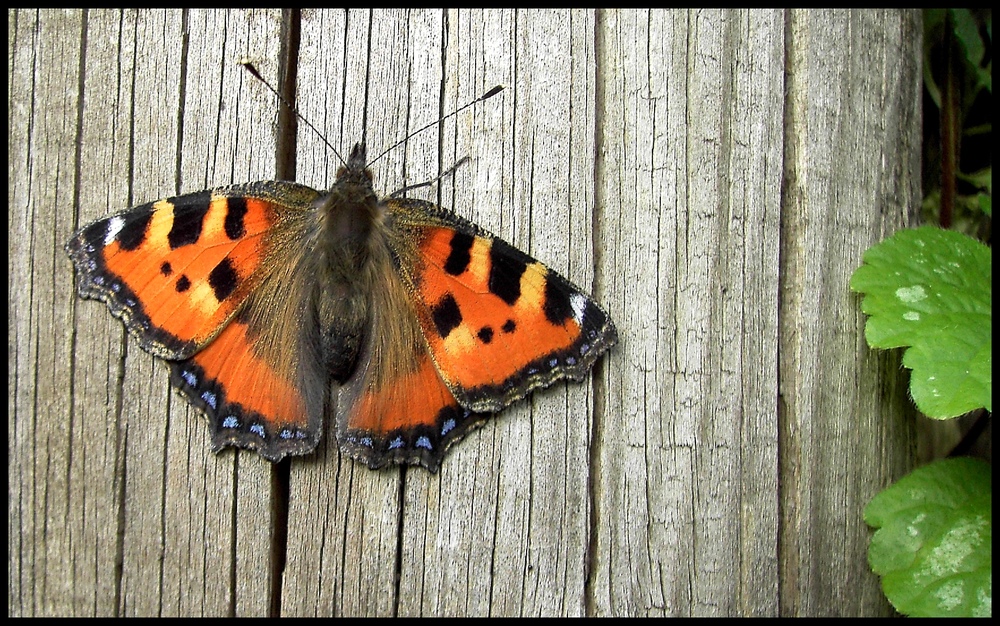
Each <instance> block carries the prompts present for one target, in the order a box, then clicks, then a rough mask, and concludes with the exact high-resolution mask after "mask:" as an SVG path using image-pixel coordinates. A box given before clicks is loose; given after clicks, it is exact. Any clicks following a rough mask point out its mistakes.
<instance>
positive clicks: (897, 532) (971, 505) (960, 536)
mask: <svg viewBox="0 0 1000 626" xmlns="http://www.w3.org/2000/svg"><path fill="white" fill-rule="evenodd" d="M992 490H993V485H992V478H991V474H990V466H989V465H987V464H986V463H984V462H982V461H979V460H976V459H969V458H955V459H944V460H942V461H937V462H935V463H932V464H930V465H927V466H924V467H921V468H920V469H917V470H915V471H914V472H912V473H911V474H909V475H907V476H905V477H903V478H902V479H901V480H900V481H899V482H898V483H896V484H895V485H893V486H891V487H889V488H888V489H886V490H885V491H883V492H882V493H880V494H878V495H877V496H875V498H873V499H872V501H871V502H870V503H869V504H868V506H867V507H865V513H864V516H865V522H866V523H867V524H868V525H869V526H872V527H874V528H877V529H878V530H877V531H876V532H875V535H874V536H873V537H872V540H871V544H870V545H869V546H868V564H869V565H871V568H872V571H874V572H875V573H876V574H878V575H879V576H881V577H882V590H883V591H884V592H885V596H886V597H887V598H888V599H889V601H890V602H891V603H892V605H893V606H894V607H896V610H897V611H899V612H900V613H903V614H905V615H911V616H915V617H931V616H956V617H957V616H978V617H990V616H992V613H993V495H992Z"/></svg>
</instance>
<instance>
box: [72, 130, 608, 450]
mask: <svg viewBox="0 0 1000 626" xmlns="http://www.w3.org/2000/svg"><path fill="white" fill-rule="evenodd" d="M67 249H68V251H69V253H70V256H71V257H72V259H73V261H74V262H75V263H76V265H77V268H78V272H79V281H78V284H79V291H80V294H81V295H83V296H85V297H93V298H98V299H101V300H104V301H105V302H106V303H107V304H108V305H109V306H110V308H111V310H112V312H114V313H115V314H116V315H118V316H119V317H121V318H122V319H123V321H124V322H125V323H126V326H127V327H128V328H129V330H130V332H131V333H132V334H133V335H134V336H135V337H137V339H138V340H139V343H140V345H141V346H142V347H143V348H145V349H146V350H148V351H150V352H151V353H153V354H154V355H156V356H159V357H162V358H165V359H167V360H169V361H170V364H171V369H172V376H171V381H172V382H173V384H174V385H175V386H177V387H178V388H179V389H180V390H181V391H182V393H183V394H184V395H185V396H186V397H187V398H188V399H189V400H190V401H191V402H192V403H193V404H194V405H195V406H197V407H199V408H201V409H202V410H203V411H204V412H205V413H206V414H207V415H208V416H209V419H210V422H211V425H212V430H213V443H214V447H215V448H216V449H219V448H221V447H223V446H225V445H236V446H240V447H245V448H251V449H256V450H258V451H259V452H260V453H261V454H262V455H263V456H265V457H266V458H268V459H270V460H278V459H281V458H283V457H284V456H286V455H289V454H305V453H308V452H310V451H312V450H313V449H314V448H315V447H316V444H317V443H318V441H319V438H320V433H321V431H322V424H323V417H324V415H325V414H326V413H327V412H330V413H331V414H334V415H335V416H336V423H337V427H336V436H337V439H338V441H339V443H340V446H341V449H342V450H343V451H345V452H346V453H348V454H350V455H352V456H354V457H356V458H359V459H361V460H363V461H364V462H366V463H367V464H368V465H369V466H370V467H379V466H382V465H384V464H386V463H419V464H422V465H424V466H425V467H427V468H428V469H431V470H436V469H437V467H438V465H439V463H440V460H441V457H442V455H443V453H444V451H445V450H446V449H447V447H448V446H449V445H450V444H451V443H453V442H455V441H457V440H459V439H460V438H461V437H462V436H463V435H464V434H465V433H466V432H467V431H468V430H469V429H470V428H471V427H472V426H474V425H476V424H478V423H480V422H481V421H482V419H483V417H484V415H483V414H484V413H487V412H494V411H498V410H500V409H502V408H504V407H505V406H507V405H509V404H510V403H511V402H513V401H515V400H517V399H519V398H522V397H524V396H525V395H526V394H527V393H529V392H530V391H532V390H534V389H536V388H538V387H543V386H547V385H549V384H551V383H552V382H554V381H556V380H558V379H560V378H571V379H581V378H582V377H583V376H584V375H585V374H586V372H587V371H588V370H589V368H590V366H591V365H592V364H593V362H594V361H595V360H596V358H597V357H598V356H599V355H600V354H601V353H603V352H604V351H605V350H607V349H608V348H609V347H610V346H611V345H613V344H614V342H615V340H616V339H617V336H616V333H615V329H614V326H613V325H612V323H611V321H610V319H608V317H607V315H606V314H605V313H604V312H603V311H602V310H601V309H600V307H598V306H597V305H596V303H594V302H593V301H592V300H590V299H589V298H588V297H586V296H585V295H583V294H582V293H581V292H580V290H579V289H578V288H576V287H575V286H573V285H572V284H571V283H569V282H568V281H566V280H565V279H564V278H562V277H560V276H558V275H557V274H555V273H553V272H551V271H550V270H548V269H547V268H545V267H544V266H543V265H541V264H540V263H538V262H537V261H535V260H534V259H532V258H530V257H528V256H527V255H525V254H524V253H522V252H520V251H518V250H516V249H515V248H512V247H510V246H509V245H508V244H506V243H504V242H503V241H501V240H499V239H497V238H494V237H493V236H492V235H490V234H489V233H486V232H485V231H483V230H482V229H480V228H478V227H477V226H475V225H474V224H472V223H470V222H468V221H466V220H463V219H462V218H460V217H458V216H456V215H454V214H453V213H451V212H449V211H446V210H444V209H442V208H440V207H438V206H436V205H433V204H430V203H427V202H422V201H419V200H407V199H392V198H390V199H381V200H380V199H379V198H378V197H377V195H376V194H375V192H374V190H373V187H372V182H371V174H370V172H369V171H368V170H367V169H366V164H365V149H364V146H363V145H358V146H355V149H354V151H353V152H352V154H351V157H350V158H349V159H348V162H347V163H346V164H345V166H344V167H342V168H341V170H340V171H339V172H338V175H337V180H336V182H335V184H334V186H333V187H332V188H331V189H330V190H329V191H328V192H326V193H320V192H317V191H315V190H313V189H310V188H308V187H305V186H302V185H297V184H294V183H285V182H274V181H269V182H263V183H252V184H247V185H237V186H234V187H228V188H223V189H217V190H213V191H209V192H201V193H197V194H189V195H186V196H179V197H177V198H171V199H168V200H162V201H160V202H156V203H150V204H147V205H142V206H140V207H136V208H135V209H132V210H130V211H128V212H125V213H121V214H119V215H115V216H111V217H108V218H104V219H102V220H99V221H97V222H95V223H93V224H91V225H90V226H88V227H86V228H84V229H82V230H81V231H79V232H78V233H77V234H76V235H75V236H74V237H73V238H72V239H71V240H70V242H69V243H68V244H67ZM338 390H339V396H338V394H337V391H338ZM333 405H335V406H336V408H335V409H334V408H333Z"/></svg>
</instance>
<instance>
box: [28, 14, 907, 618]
mask: <svg viewBox="0 0 1000 626" xmlns="http://www.w3.org/2000/svg"><path fill="white" fill-rule="evenodd" d="M287 19H288V15H287V14H282V13H281V12H276V11H227V12H220V11H183V12H182V11H85V12H79V11H9V12H8V35H9V37H8V39H9V44H8V67H9V73H10V89H9V95H8V108H9V111H10V113H9V137H10V142H9V143H10V156H9V165H10V168H9V169H10V177H9V182H10V185H9V187H10V191H9V192H8V200H9V209H8V215H9V230H10V243H9V244H8V251H9V261H8V263H9V266H8V270H9V271H8V276H9V279H8V280H9V282H8V291H9V296H8V298H9V300H8V311H9V322H8V332H9V343H10V350H9V357H8V364H9V367H8V372H9V373H8V386H9V394H8V410H9V413H10V418H9V421H8V441H9V448H10V454H9V457H10V460H9V463H8V467H9V474H10V477H9V487H10V497H9V501H10V506H9V507H8V529H9V530H8V552H9V555H10V558H9V565H8V573H9V579H10V584H9V586H8V606H9V607H10V608H9V609H8V613H9V614H10V615H115V614H124V615H267V614H268V613H269V612H270V611H272V610H274V609H275V608H276V607H277V606H278V604H279V602H280V610H281V613H282V614H287V615H324V616H326V615H334V614H336V615H466V614H472V615H579V614H592V615H773V614H779V613H781V614H792V615H799V614H804V615H810V614H835V613H836V614H880V613H884V612H886V611H887V605H886V603H885V601H884V599H882V597H881V595H880V593H879V590H878V586H877V579H876V578H875V577H874V576H873V575H872V574H871V573H870V572H869V571H868V570H867V565H866V559H865V549H866V542H867V537H868V530H867V529H866V528H865V526H864V524H863V522H862V521H861V518H860V512H861V508H862V507H863V505H864V503H865V502H866V501H867V498H869V497H870V496H871V495H872V494H873V493H874V492H875V490H877V489H878V488H880V487H882V486H884V485H885V484H887V483H888V482H889V481H890V480H891V479H892V478H894V477H897V476H899V475H900V474H901V473H902V472H903V471H905V469H906V468H907V467H908V462H909V454H910V447H909V442H910V435H911V434H910V432H909V422H907V421H906V419H905V418H906V415H905V407H906V406H908V404H907V399H906V397H905V391H904V387H903V386H902V385H901V383H900V376H901V374H900V368H899V364H898V360H896V359H894V357H893V356H891V355H890V356H886V355H873V354H871V353H869V352H868V351H867V350H866V349H865V348H864V344H863V340H862V339H861V337H862V335H861V329H862V327H863V319H862V317H861V315H860V313H859V309H858V302H857V299H856V298H855V297H854V296H852V295H850V293H849V292H848V290H847V288H846V284H847V277H848V276H849V275H850V272H851V271H852V270H853V268H854V267H855V266H856V265H857V263H858V262H859V259H860V253H861V251H862V250H863V249H864V248H865V247H866V246H867V245H869V244H870V243H872V242H873V241H875V240H877V239H879V238H880V237H882V236H883V235H884V234H886V233H888V232H891V231H892V230H894V229H896V228H898V227H899V226H901V225H904V224H907V223H909V221H910V220H911V219H912V212H911V210H910V209H911V208H913V207H916V206H917V205H918V202H917V198H918V197H919V195H918V194H919V185H918V178H917V177H918V176H919V161H918V160H917V159H919V151H918V150H919V149H918V143H917V142H918V141H919V139H918V137H919V135H918V133H919V80H920V72H919V66H918V58H919V50H920V47H919V40H920V36H919V32H920V31H919V14H914V13H906V12H896V11H888V12H868V11H860V12H856V11H852V12H822V13H808V12H806V13H800V12H781V11H690V12H677V11H669V12H668V11H599V12H592V11H558V12H547V11H506V10H504V11H446V12H441V11H424V10H413V11H366V10H365V11H362V10H358V11H348V12H345V11H305V12H303V14H302V32H301V49H300V54H299V61H298V70H297V71H298V102H299V105H300V108H301V109H302V110H303V112H305V113H306V114H307V116H308V117H309V119H310V120H311V121H312V122H313V123H314V124H316V125H317V126H319V127H320V128H321V129H323V131H324V133H325V134H326V135H327V137H328V138H329V139H330V140H331V141H332V142H333V143H334V144H335V145H337V146H338V147H340V148H341V149H342V151H343V152H347V151H349V148H350V146H351V145H352V143H353V142H354V141H357V140H359V139H362V138H363V139H364V140H366V141H367V142H368V145H369V149H370V155H371V156H375V155H376V154H378V153H379V152H381V150H382V149H384V148H386V147H389V146H390V145H392V144H393V143H395V142H396V141H398V140H399V139H401V138H402V137H404V136H405V135H406V133H407V132H408V131H412V130H414V129H416V128H419V127H420V126H422V125H423V124H424V123H425V122H427V121H429V120H431V119H434V118H435V117H436V116H438V115H441V114H442V113H443V112H447V111H450V110H453V109H454V108H455V107H456V106H458V105H459V104H461V103H464V102H466V101H468V100H470V99H472V98H474V97H476V96H478V95H480V94H481V93H483V92H484V91H485V90H487V89H489V88H490V87H491V86H493V85H494V84H497V83H502V84H505V85H506V86H507V89H506V90H505V91H504V92H503V93H502V94H501V95H500V96H497V97H495V98H493V99H491V100H489V101H487V102H485V103H483V104H480V105H478V106H476V107H475V108H473V109H471V110H469V111H466V112H464V113H463V114H461V115H459V116H457V117H456V118H453V119H450V120H448V121H446V122H445V123H444V124H442V125H441V126H440V127H439V128H435V129H432V130H429V131H425V132H424V133H422V134H421V135H418V136H416V137H413V138H410V139H409V140H408V141H407V142H406V144H405V145H404V146H401V147H399V148H397V149H395V150H393V151H391V152H390V153H389V154H387V155H386V156H385V158H383V159H382V160H380V161H378V162H377V163H376V164H375V166H374V168H373V169H374V173H375V177H376V186H377V188H378V189H380V190H382V191H384V192H390V191H392V190H394V189H398V188H400V187H401V186H403V185H404V184H405V183H404V181H405V182H415V181H420V180H425V179H428V178H432V177H434V176H436V175H437V173H438V172H440V171H442V170H444V169H446V168H447V167H449V166H450V165H451V164H452V163H454V162H455V161H456V160H457V159H459V158H461V157H464V156H470V157H471V158H472V159H471V162H470V163H469V164H467V165H465V166H464V167H462V168H460V169H459V171H458V172H457V173H456V174H455V176H454V177H453V178H451V179H446V180H443V181H441V184H440V185H438V186H434V187H430V188H426V189H421V190H418V191H417V192H416V194H415V195H419V196H420V197H424V198H427V199H431V200H435V201H438V202H440V203H442V204H444V205H445V206H448V207H451V208H454V209H455V210H456V211H457V212H458V213H459V214H461V215H463V216H466V217H468V218H470V219H473V220H474V221H476V222H477V223H479V224H481V225H482V226H484V227H486V228H488V229H490V230H492V231H494V232H495V233H497V234H498V235H500V236H502V237H504V238H505V239H507V240H508V241H510V242H511V243H513V244H515V245H517V246H519V247H521V248H523V249H525V250H526V251H528V252H530V253H532V254H533V255H535V256H537V257H538V258H539V259H541V260H543V261H544V262H546V263H548V264H550V265H551V266H552V267H554V268H555V269H557V270H558V271H560V272H562V273H564V274H565V275H567V276H568V277H570V278H571V279H572V280H573V281H574V282H576V283H578V284H580V285H581V286H582V287H584V288H585V289H590V288H593V290H594V293H595V294H596V295H597V297H598V299H599V300H600V301H601V302H602V303H604V304H605V305H606V306H607V307H608V308H609V310H610V312H611V315H612V317H613V319H614V320H615V321H616V323H617V325H618V328H619V332H620V335H621V338H622V340H621V344H620V345H619V346H618V347H617V348H615V349H614V350H613V351H612V352H611V354H610V355H609V356H608V357H606V358H605V359H604V360H602V361H601V362H600V363H599V365H598V366H597V368H596V369H595V376H594V378H593V379H592V380H591V381H589V382H588V383H585V384H582V385H577V384H563V385H556V386H555V387H554V388H553V389H550V390H548V391H546V392H543V393H539V394H536V395H535V396H534V397H533V398H531V399H530V400H529V401H528V402H524V403H521V404H519V405H517V406H516V407H512V408H511V409H510V410H508V411H505V412H504V413H502V414H501V415H500V416H498V417H497V418H496V419H494V420H491V421H490V422H488V423H487V424H486V425H485V426H484V428H482V429H481V430H480V431H477V432H475V433H473V434H472V435H470V437H468V439H467V440H466V441H464V442H462V443H461V444H460V445H458V446H457V447H456V448H455V449H454V450H453V451H451V452H450V453H449V455H448V457H447V458H446V459H445V462H444V464H443V466H442V469H441V471H440V472H439V473H438V474H436V475H431V474H429V473H427V472H425V471H423V470H422V469H408V470H399V469H393V470H386V471H378V472H372V471H369V470H368V469H367V468H365V467H363V466H362V465H359V464H357V463H355V462H353V461H351V460H349V459H346V458H342V457H341V456H340V454H339V452H338V450H337V447H336V442H335V441H334V440H333V438H332V436H330V435H331V433H332V431H331V430H330V428H329V425H328V429H327V432H326V436H325V438H324V440H323V443H322V444H321V449H320V450H319V451H318V452H317V453H316V454H315V455H313V456H310V457H308V458H304V459H296V460H294V461H292V462H291V464H290V473H289V476H288V479H287V480H288V489H289V502H288V509H287V529H285V528H284V527H283V524H284V523H285V522H284V520H285V519H286V518H285V512H284V511H282V508H281V497H278V494H280V491H281V489H282V488H281V487H280V483H281V481H282V480H283V479H282V477H281V476H282V474H281V472H278V473H276V474H275V473H274V470H273V468H272V466H271V464H269V463H267V462H266V461H263V460H262V459H260V458H259V457H258V456H257V455H255V454H247V453H243V452H238V453H234V452H231V451H230V452H226V453H223V454H220V455H213V454H212V453H211V452H210V450H209V448H210V437H209V433H208V428H207V423H206V420H205V419H204V418H203V417H201V416H200V415H198V414H197V412H196V411H194V410H192V409H190V408H189V407H188V406H187V404H186V403H185V402H184V401H183V400H181V399H179V397H178V396H177V394H175V393H173V392H171V391H170V390H169V385H168V382H167V380H168V376H167V371H166V368H165V367H163V366H162V365H154V364H153V361H154V359H152V357H150V356H149V355H147V354H146V353H145V352H143V351H141V350H139V349H137V348H136V346H135V344H134V342H133V341H131V340H129V339H127V338H126V334H125V333H124V331H123V329H122V327H121V324H120V323H119V322H118V321H117V320H115V319H114V318H112V317H111V316H110V315H108V314H107V310H106V307H104V306H103V305H102V304H99V303H94V302H81V301H79V300H77V299H76V297H75V295H74V289H73V283H72V278H73V277H72V268H71V265H70V263H69V261H68V260H67V259H66V258H65V254H64V252H63V250H62V244H63V243H64V242H65V241H66V239H68V237H69V235H70V234H71V233H72V231H73V229H74V228H75V227H77V226H78V225H80V224H83V223H85V222H88V221H90V220H92V219H95V218H97V217H99V216H102V215H106V214H107V213H109V212H112V211H116V210H119V209H122V208H125V207H128V206H131V205H134V204H138V203H140V202H143V201H146V200H150V199H155V198H159V197H163V196H166V195H170V194H172V193H176V192H190V191H197V190H200V189H203V188H205V187H208V186H212V185H217V184H227V183H230V182H241V181H249V180H259V179H266V178H272V177H273V176H274V152H275V149H274V146H275V140H276V137H275V135H274V128H275V119H276V117H277V110H278V107H277V105H276V104H275V103H274V101H273V99H271V98H270V96H268V95H267V94H266V92H264V90H263V89H261V88H260V86H259V85H257V84H256V83H254V82H252V81H250V82H248V81H247V80H246V77H245V75H244V74H243V73H242V71H241V70H240V69H239V68H238V67H237V66H236V61H237V60H238V59H240V58H241V57H243V56H249V57H251V58H252V59H253V60H254V61H255V62H256V63H257V64H258V66H260V68H261V71H262V72H263V73H264V75H265V76H267V77H268V78H269V79H270V80H272V81H274V80H276V78H277V76H278V73H279V72H278V67H279V65H280V53H281V50H282V44H281V38H282V37H283V36H284V34H285V32H286V31H285V30H284V29H283V24H284V23H285V21H286V20H287ZM297 139H298V143H299V149H298V155H297V156H298V171H297V174H298V175H297V178H298V180H300V181H301V182H304V183H306V184H310V185H313V186H316V187H324V186H327V185H329V184H330V182H331V181H332V180H333V176H334V173H335V170H336V168H337V166H338V161H337V159H336V157H334V156H332V155H331V154H330V152H329V151H328V150H327V149H326V148H325V147H324V146H322V145H321V142H320V141H319V140H318V139H317V138H316V137H315V136H314V135H312V134H310V133H309V132H308V131H307V130H305V129H304V128H300V133H299V136H298V138H297ZM272 485H279V486H278V487H277V491H276V492H275V493H272V489H273V487H272ZM284 530H287V539H286V543H284V544H281V543H275V542H276V541H280V539H281V537H282V536H283V531H284ZM282 553H284V556H285V559H286V560H285V566H284V571H283V572H276V571H275V570H274V565H275V562H276V561H275V559H280V558H281V555H282ZM275 573H278V574H279V576H278V577H274V574H275ZM831 580H835V581H837V582H836V584H832V583H831V582H830V581H831Z"/></svg>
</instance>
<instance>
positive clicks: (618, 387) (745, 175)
mask: <svg viewBox="0 0 1000 626" xmlns="http://www.w3.org/2000/svg"><path fill="white" fill-rule="evenodd" d="M602 18H603V19H602V21H601V23H600V24H599V26H598V30H599V33H600V36H601V39H599V44H598V49H599V54H600V57H599V62H598V67H599V68H605V71H604V72H599V73H598V83H599V85H600V86H599V99H598V110H599V112H600V113H599V124H600V126H599V137H600V138H601V143H600V145H599V151H598V168H597V179H598V182H599V185H598V204H599V205H600V206H601V207H602V215H603V218H604V220H605V232H606V233H611V234H613V235H612V236H613V237H614V240H613V241H612V242H610V243H609V245H607V252H606V253H605V257H604V258H605V265H606V267H607V269H606V270H605V275H606V276H608V277H613V278H611V279H610V280H609V281H608V288H609V289H611V290H612V292H613V295H611V296H610V297H609V298H608V302H609V304H610V305H611V306H612V310H611V314H612V316H613V317H614V318H615V319H617V320H619V323H620V324H621V326H622V327H623V328H627V329H629V330H628V331H626V334H625V340H624V341H623V342H622V350H621V353H619V354H618V355H617V358H616V360H617V361H618V362H617V364H615V365H614V366H610V365H609V366H607V367H606V375H607V389H608V391H607V397H606V400H605V402H606V407H605V409H604V411H602V417H601V419H600V421H599V422H598V425H597V427H598V433H599V435H598V442H597V446H598V450H599V454H598V457H597V465H596V466H595V467H594V468H593V471H594V472H595V475H596V476H597V479H596V480H597V486H596V489H595V493H594V496H595V498H596V500H595V507H596V515H595V518H596V529H595V532H596V533H597V535H596V541H597V546H596V549H595V550H594V556H595V560H594V563H593V565H592V567H593V570H594V571H593V574H592V576H593V581H592V585H591V593H592V598H591V601H592V602H593V609H592V610H593V612H594V613H596V614H598V615H604V614H609V615H621V614H628V615H664V614H666V615H676V614H681V615H731V614H775V613H776V612H777V609H778V606H777V600H778V597H777V582H778V570H777V563H776V558H775V539H776V537H777V526H778V516H777V498H776V492H777V488H778V485H777V472H776V462H777V461H776V457H777V434H778V432H777V423H776V421H775V419H774V418H775V408H776V407H775V401H776V397H777V380H776V375H777V364H776V361H775V359H776V357H777V346H776V342H777V335H778V325H777V324H778V320H777V312H776V310H775V304H776V302H777V280H778V275H777V271H776V268H777V266H778V246H777V243H778V228H779V207H780V196H779V193H780V189H781V160H782V154H781V143H782V134H783V129H782V98H781V94H782V80H783V74H784V67H783V19H782V14H781V12H753V13H745V12H739V11H724V12H720V11H692V12H660V11H653V12H621V13H617V12H607V13H605V14H603V15H602Z"/></svg>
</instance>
